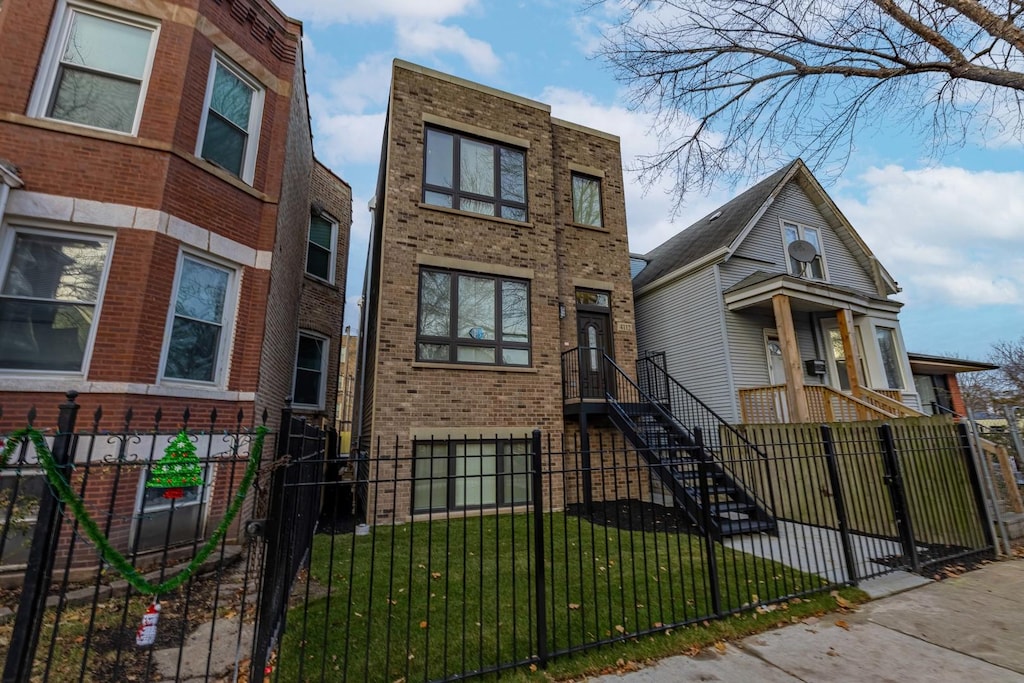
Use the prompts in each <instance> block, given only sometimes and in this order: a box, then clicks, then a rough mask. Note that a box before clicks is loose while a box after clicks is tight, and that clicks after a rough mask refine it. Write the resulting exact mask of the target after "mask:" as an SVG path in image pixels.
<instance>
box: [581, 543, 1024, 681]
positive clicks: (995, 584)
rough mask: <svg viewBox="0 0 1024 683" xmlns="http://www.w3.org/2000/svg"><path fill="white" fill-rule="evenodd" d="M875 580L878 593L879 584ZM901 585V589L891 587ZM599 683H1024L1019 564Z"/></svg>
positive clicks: (1023, 594) (1023, 583) (1023, 590)
mask: <svg viewBox="0 0 1024 683" xmlns="http://www.w3.org/2000/svg"><path fill="white" fill-rule="evenodd" d="M883 585H884V584H883V582H881V581H876V582H875V584H874V588H875V592H878V591H879V590H880V589H881V588H882V587H883ZM897 585H898V584H897ZM591 680H592V681H599V682H600V683H676V682H677V681H721V682H723V683H746V682H747V681H758V682H764V683H795V682H796V681H806V682H817V681H822V682H826V681H828V682H831V681H871V682H875V681H892V682H893V683H896V682H899V683H914V682H918V681H919V682H921V683H925V682H927V683H934V682H936V681H949V682H950V683H952V682H954V681H955V682H959V681H968V682H970V683H982V682H985V683H989V682H1003V681H1005V682H1007V683H1009V682H1011V681H1013V682H1017V683H1024V560H1021V559H1017V560H1007V561H1004V562H996V563H993V564H990V565H986V566H985V567H982V568H981V569H978V570H976V571H972V572H969V573H967V574H964V575H962V576H960V577H957V578H952V579H946V580H945V581H941V582H932V583H929V584H928V585H925V586H923V587H919V588H916V589H913V590H909V591H905V592H902V593H898V594H895V595H890V596H889V597H885V598H882V599H879V600H875V601H873V602H870V603H868V604H867V605H863V606H861V607H860V608H859V609H858V610H857V611H856V612H852V613H847V614H831V615H827V616H826V617H822V618H821V619H808V620H805V621H803V622H801V623H799V624H793V625H791V626H786V627H784V628H780V629H777V630H774V631H769V632H767V633H762V634H758V635H755V636H750V637H748V638H745V639H743V640H741V641H739V642H736V643H729V644H728V645H726V647H725V651H724V652H719V651H717V650H716V649H715V648H707V649H705V650H704V651H703V652H701V653H700V654H699V655H696V656H694V657H670V658H668V659H665V660H662V661H660V662H658V663H657V664H654V665H652V666H649V667H647V668H645V669H642V670H640V671H636V672H632V673H628V674H623V675H609V676H601V677H599V678H595V679H591Z"/></svg>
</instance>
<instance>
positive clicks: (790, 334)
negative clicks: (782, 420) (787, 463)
mask: <svg viewBox="0 0 1024 683" xmlns="http://www.w3.org/2000/svg"><path fill="white" fill-rule="evenodd" d="M772 309H773V310H774V311H775V329H776V330H777V331H778V333H779V346H781V347H782V358H783V360H784V361H785V366H786V402H787V403H788V404H789V418H790V419H791V420H793V421H794V422H809V421H810V419H811V411H810V409H809V408H808V406H807V393H806V392H805V391H804V371H803V368H801V367H800V349H799V347H798V346H797V343H796V329H795V328H794V327H793V311H792V309H791V308H790V306H789V297H788V296H786V295H785V294H776V295H775V296H773V297H772Z"/></svg>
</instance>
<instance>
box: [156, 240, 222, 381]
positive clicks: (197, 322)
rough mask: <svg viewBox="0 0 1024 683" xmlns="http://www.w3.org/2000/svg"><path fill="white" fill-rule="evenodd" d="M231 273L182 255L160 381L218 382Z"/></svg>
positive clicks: (207, 262)
mask: <svg viewBox="0 0 1024 683" xmlns="http://www.w3.org/2000/svg"><path fill="white" fill-rule="evenodd" d="M234 278H235V273H234V271H232V270H230V269H228V268H224V267H223V266H219V265H215V264H213V263H210V262H209V261H203V260H200V259H198V258H196V257H194V256H187V255H184V254H183V255H182V256H181V259H180V261H179V264H178V283H177V286H176V287H175V293H174V307H173V308H172V310H171V316H170V322H169V327H170V335H169V336H170V339H169V341H168V343H167V357H166V360H165V362H164V375H163V376H164V377H165V378H169V379H183V380H191V381H196V382H211V383H214V382H218V381H219V380H220V375H221V374H222V370H223V367H224V366H225V365H226V362H225V359H226V356H227V352H226V348H227V346H228V343H227V342H228V340H227V334H225V332H226V331H227V330H229V329H230V327H229V325H228V322H229V319H230V317H231V310H230V304H231V303H232V301H231V299H230V298H229V292H231V291H232V287H233V284H234Z"/></svg>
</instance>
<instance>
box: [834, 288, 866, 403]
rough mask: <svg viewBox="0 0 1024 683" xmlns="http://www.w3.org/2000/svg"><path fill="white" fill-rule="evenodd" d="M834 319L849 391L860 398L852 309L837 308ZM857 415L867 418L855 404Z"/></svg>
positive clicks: (858, 358)
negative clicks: (841, 343) (837, 325)
mask: <svg viewBox="0 0 1024 683" xmlns="http://www.w3.org/2000/svg"><path fill="white" fill-rule="evenodd" d="M836 321H837V322H838V323H839V336H840V337H842V340H843V355H844V356H846V360H845V363H846V376H847V378H848V379H849V381H850V393H851V394H853V396H854V397H855V398H862V397H863V396H864V392H863V391H861V386H862V384H861V381H860V348H859V347H858V345H857V340H856V338H855V337H854V333H853V330H854V327H853V311H851V310H850V309H849V308H840V309H838V310H837V311H836ZM857 417H858V418H860V419H861V420H866V419H867V415H866V414H865V413H864V408H863V407H862V406H860V405H858V406H857Z"/></svg>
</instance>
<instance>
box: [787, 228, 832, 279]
mask: <svg viewBox="0 0 1024 683" xmlns="http://www.w3.org/2000/svg"><path fill="white" fill-rule="evenodd" d="M782 234H783V237H784V239H785V246H786V258H787V259H788V261H789V272H790V273H792V274H793V275H799V276H801V277H806V278H810V279H812V280H824V279H825V262H824V260H823V258H824V257H823V256H822V251H821V235H820V234H819V233H818V229H817V228H809V227H807V226H806V225H797V224H796V223H783V224H782ZM797 240H804V241H806V242H810V243H811V245H812V246H813V247H814V251H815V252H817V253H816V255H815V257H814V258H813V259H812V260H811V261H810V262H809V263H802V262H800V261H797V260H796V259H795V258H793V257H792V256H790V255H789V245H790V244H792V243H793V242H796V241H797Z"/></svg>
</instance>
